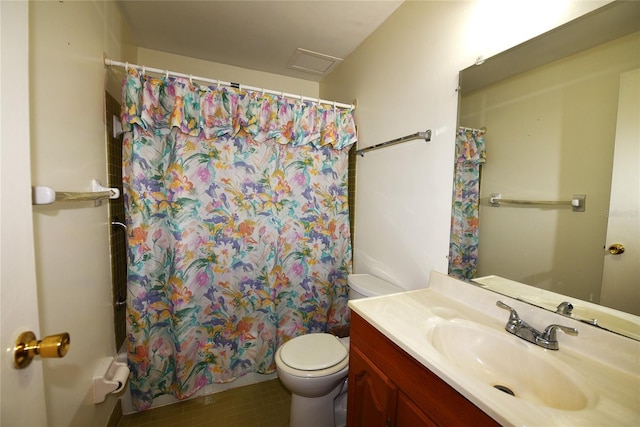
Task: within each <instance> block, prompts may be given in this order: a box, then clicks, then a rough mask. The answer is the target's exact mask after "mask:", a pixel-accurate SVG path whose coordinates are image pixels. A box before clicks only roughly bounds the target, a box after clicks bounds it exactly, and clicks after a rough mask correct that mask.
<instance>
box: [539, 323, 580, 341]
mask: <svg viewBox="0 0 640 427" xmlns="http://www.w3.org/2000/svg"><path fill="white" fill-rule="evenodd" d="M558 329H560V330H561V331H562V332H564V333H565V334H570V335H578V330H577V329H576V328H570V327H568V326H562V325H549V326H547V327H546V328H545V329H544V331H543V332H542V339H544V340H546V341H549V342H552V341H558V339H557V338H556V331H557V330H558Z"/></svg>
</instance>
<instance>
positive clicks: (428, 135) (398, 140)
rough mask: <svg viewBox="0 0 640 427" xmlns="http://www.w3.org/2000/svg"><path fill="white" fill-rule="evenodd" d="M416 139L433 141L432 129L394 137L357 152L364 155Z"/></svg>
mask: <svg viewBox="0 0 640 427" xmlns="http://www.w3.org/2000/svg"><path fill="white" fill-rule="evenodd" d="M414 139H424V140H425V142H429V141H431V130H430V129H427V130H426V131H425V132H416V133H413V134H411V135H407V136H403V137H401V138H396V139H392V140H391V141H387V142H381V143H380V144H376V145H372V146H371V147H367V148H363V149H361V150H356V154H359V155H361V156H362V157H364V153H366V152H368V151H373V150H378V149H380V148H384V147H391V146H392V145H396V144H401V143H403V142H407V141H413V140H414Z"/></svg>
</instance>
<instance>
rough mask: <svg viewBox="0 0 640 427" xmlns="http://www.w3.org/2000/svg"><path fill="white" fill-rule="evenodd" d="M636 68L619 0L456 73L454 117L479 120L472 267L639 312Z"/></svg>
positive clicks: (627, 18) (636, 43)
mask: <svg viewBox="0 0 640 427" xmlns="http://www.w3.org/2000/svg"><path fill="white" fill-rule="evenodd" d="M639 69H640V2H621V1H617V2H614V3H611V4H609V5H607V6H605V7H603V8H601V9H598V10H596V11H595V12H593V13H591V14H588V15H586V16H584V17H581V18H579V19H578V20H576V21H573V22H570V23H568V24H566V25H564V26H562V27H559V28H558V29H555V30H553V31H551V32H549V33H547V34H543V35H542V36H540V37H537V38H536V39H533V40H530V41H529V42H526V43H524V44H523V45H520V46H517V47H515V48H513V49H510V50H509V51H507V52H504V53H502V54H500V55H497V56H496V57H493V58H490V59H488V60H487V61H485V63H484V64H482V65H479V66H473V67H470V68H469V69H466V70H463V71H462V72H461V74H460V92H461V99H460V111H459V125H460V126H465V127H470V128H482V127H485V128H486V129H487V132H486V135H485V142H486V150H487V162H486V164H485V165H483V166H482V171H481V184H480V215H479V246H478V270H477V277H483V276H493V275H496V276H500V277H504V278H508V279H511V280H513V281H516V282H520V283H524V284H527V285H531V286H535V287H537V288H540V289H544V290H547V291H550V292H552V293H554V294H561V295H564V296H567V297H568V298H575V299H579V300H583V301H586V302H589V303H595V304H602V305H605V306H608V307H610V308H613V309H616V310H620V311H623V312H626V313H631V314H635V315H640V242H639V240H640V213H639V211H638V203H639V202H638V200H639V198H640V197H639V196H640V175H639V172H638V169H639V166H640V148H639V146H640V124H639V121H640V113H639V110H638V108H639V107H638V103H639V102H640V89H639V88H638V86H637V85H638V82H637V78H638V77H637V76H638V75H640V70H639ZM501 74H502V75H501ZM634 79H636V80H634ZM614 147H615V148H614ZM622 150H627V151H626V154H621V153H622ZM614 153H615V154H614ZM621 161H622V163H624V164H621ZM612 177H613V187H612ZM629 183H631V186H629ZM621 184H624V185H625V186H626V187H625V188H624V190H619V189H618V186H619V185H621ZM616 191H618V192H619V193H621V194H622V197H619V196H618V197H615V194H616ZM612 192H613V194H614V196H612V195H611V194H612ZM493 193H500V194H501V196H502V197H503V198H505V199H518V200H533V201H542V200H543V201H550V200H553V201H555V200H558V201H560V200H563V201H564V200H566V201H569V200H571V199H572V197H573V195H575V194H586V209H585V211H584V212H574V210H573V209H572V208H571V206H549V205H542V204H533V205H528V204H527V205H520V204H513V205H512V204H501V205H500V207H495V206H494V205H492V204H490V203H489V198H490V195H491V194H493ZM617 199H619V200H620V202H621V203H622V205H616V204H615V203H618V202H616V200H617ZM610 203H611V205H610ZM618 228H619V230H618ZM614 233H617V234H614ZM614 243H622V244H623V245H624V247H625V252H624V253H623V254H621V255H612V254H610V252H609V251H608V250H607V249H608V247H609V246H611V245H613V244H614ZM603 277H604V279H605V280H604V282H603ZM512 296H513V295H512ZM515 296H516V297H518V296H519V295H515Z"/></svg>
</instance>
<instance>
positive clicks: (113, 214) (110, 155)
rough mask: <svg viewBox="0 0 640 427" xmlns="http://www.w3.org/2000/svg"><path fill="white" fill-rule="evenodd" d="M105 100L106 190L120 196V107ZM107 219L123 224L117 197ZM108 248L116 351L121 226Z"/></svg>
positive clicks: (122, 274)
mask: <svg viewBox="0 0 640 427" xmlns="http://www.w3.org/2000/svg"><path fill="white" fill-rule="evenodd" d="M105 98H106V108H105V111H106V117H105V123H106V126H107V162H108V169H107V171H108V182H109V184H108V185H109V187H115V188H118V189H120V194H122V135H119V136H118V137H114V136H113V131H112V129H113V121H114V116H115V118H116V120H119V119H118V118H119V117H120V104H119V103H118V101H116V99H115V98H113V97H112V96H111V95H110V94H109V93H108V92H105ZM109 217H110V220H111V222H112V223H113V222H120V223H123V224H124V223H125V218H124V200H123V198H122V197H119V198H117V199H115V200H110V201H109ZM109 242H110V247H111V281H112V284H111V285H112V291H113V292H112V295H113V315H114V316H113V318H114V329H115V337H116V343H115V344H116V348H118V349H119V348H120V346H121V345H122V343H123V342H124V340H125V337H126V330H125V316H126V305H125V304H120V305H119V304H118V303H119V302H123V301H126V299H127V252H126V248H127V234H126V230H125V229H124V228H123V227H120V226H114V225H112V226H111V232H110V234H109Z"/></svg>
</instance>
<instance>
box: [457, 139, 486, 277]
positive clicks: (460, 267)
mask: <svg viewBox="0 0 640 427" xmlns="http://www.w3.org/2000/svg"><path fill="white" fill-rule="evenodd" d="M484 134H485V131H484V130H480V129H469V128H465V127H460V128H458V133H457V136H456V157H455V160H456V163H455V171H454V178H453V204H452V215H451V240H450V241H451V243H450V246H449V274H451V275H453V276H456V277H459V278H461V279H466V280H470V279H472V278H474V277H475V275H476V268H477V264H478V222H479V208H480V199H479V194H480V165H481V164H483V163H485V161H486V150H485V141H484Z"/></svg>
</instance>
